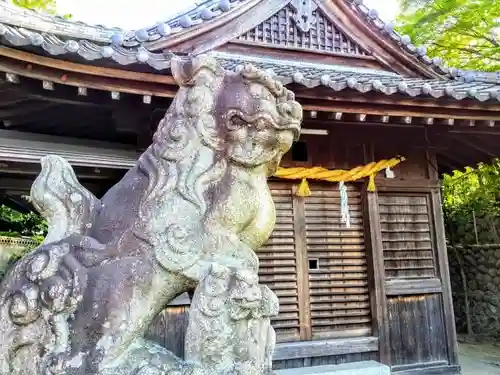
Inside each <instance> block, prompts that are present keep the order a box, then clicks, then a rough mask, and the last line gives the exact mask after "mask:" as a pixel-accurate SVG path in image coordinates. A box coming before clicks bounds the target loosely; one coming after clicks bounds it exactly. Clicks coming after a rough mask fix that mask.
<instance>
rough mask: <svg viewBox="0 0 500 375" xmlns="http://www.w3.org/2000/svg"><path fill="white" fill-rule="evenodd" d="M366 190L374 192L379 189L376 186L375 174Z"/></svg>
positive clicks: (372, 175)
mask: <svg viewBox="0 0 500 375" xmlns="http://www.w3.org/2000/svg"><path fill="white" fill-rule="evenodd" d="M366 190H368V191H372V192H373V191H375V190H377V188H376V186H375V174H371V175H370V182H368V187H367V189H366Z"/></svg>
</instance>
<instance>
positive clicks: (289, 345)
mask: <svg viewBox="0 0 500 375" xmlns="http://www.w3.org/2000/svg"><path fill="white" fill-rule="evenodd" d="M364 129H366V128H364ZM398 132H401V133H400V134H399V133H398ZM302 141H304V142H306V145H307V146H308V147H307V151H308V152H307V156H308V157H307V160H293V159H292V157H291V153H289V154H288V155H287V157H286V158H285V160H284V161H283V165H284V166H318V165H320V166H325V167H328V168H343V169H347V168H352V167H355V166H357V165H361V164H365V163H368V162H370V161H374V160H379V159H381V158H390V157H393V156H396V155H403V156H405V157H406V159H407V160H406V161H405V162H403V163H402V164H400V165H399V166H398V167H396V168H395V173H396V178H395V179H386V178H385V177H384V176H383V173H382V176H379V177H378V178H377V192H375V193H368V192H367V191H366V181H362V182H359V183H349V184H347V186H348V197H349V208H350V215H351V226H350V227H349V228H346V226H345V225H344V224H342V223H341V220H340V194H339V190H338V185H337V184H322V183H310V187H311V191H312V195H311V196H309V197H305V198H304V197H297V196H296V195H295V194H294V192H295V189H296V187H297V184H298V181H283V180H272V181H270V187H271V190H272V193H273V197H274V200H275V204H276V210H277V222H276V228H275V231H274V233H273V234H272V236H271V238H270V239H269V241H268V243H267V244H266V245H265V246H264V247H263V248H262V249H259V250H258V251H257V254H258V256H259V259H260V262H261V267H260V273H259V275H260V279H261V281H262V282H263V283H265V284H267V285H269V287H270V288H271V289H272V290H273V291H274V292H275V293H276V294H277V295H278V297H279V299H280V306H281V311H280V314H279V316H278V317H277V318H276V319H274V320H273V326H274V327H275V330H276V333H277V340H278V344H277V348H276V353H275V367H276V368H292V367H303V366H313V365H320V364H328V363H332V364H335V363H343V362H352V361H359V360H368V359H373V360H379V361H381V362H383V363H386V364H389V365H391V366H392V369H393V371H394V372H400V373H401V374H404V375H410V374H415V375H416V374H424V373H427V372H428V373H429V374H430V373H440V374H458V372H457V371H458V367H457V363H458V359H457V348H456V337H455V330H454V322H453V311H452V304H451V294H450V286H449V274H448V263H447V262H448V261H447V258H446V251H445V239H444V226H443V222H442V214H441V206H440V196H439V185H438V180H437V172H436V168H435V164H434V161H435V158H434V157H433V153H432V149H429V148H428V147H423V145H425V140H424V133H423V132H414V133H413V134H411V136H409V135H408V134H407V133H405V132H404V131H403V130H398V129H393V131H392V132H387V131H385V133H384V131H382V132H381V133H380V134H379V133H378V132H376V131H374V130H373V129H372V130H367V131H366V132H365V131H363V132H360V131H359V128H358V129H357V131H355V130H353V129H349V130H345V129H344V130H343V131H340V130H338V129H333V130H332V132H331V133H330V136H312V135H308V136H304V137H303V138H302ZM187 309H188V308H187V307H185V306H184V307H179V306H175V307H171V308H169V309H167V310H166V311H165V312H164V314H163V315H162V316H161V317H159V318H158V320H157V322H156V323H155V325H154V326H153V327H152V330H151V332H150V337H151V338H154V339H156V340H157V341H160V342H161V343H162V344H164V345H166V346H167V347H168V348H170V349H171V350H173V351H174V352H175V353H177V354H179V355H182V354H183V353H182V351H183V349H182V348H183V332H184V331H183V330H184V329H185V328H182V327H185V323H186V319H187V318H186V313H187ZM169 335H170V337H171V338H169V337H168V336H169ZM164 337H167V338H164ZM422 371H424V372H422ZM425 371H427V372H425ZM440 371H441V372H440Z"/></svg>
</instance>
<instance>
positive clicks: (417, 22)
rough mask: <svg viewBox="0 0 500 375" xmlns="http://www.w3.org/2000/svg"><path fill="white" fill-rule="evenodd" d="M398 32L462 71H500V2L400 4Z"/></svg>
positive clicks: (419, 0) (412, 0) (407, 0)
mask: <svg viewBox="0 0 500 375" xmlns="http://www.w3.org/2000/svg"><path fill="white" fill-rule="evenodd" d="M400 3H401V6H402V14H401V15H400V16H399V17H398V20H397V21H398V22H397V23H398V25H397V29H398V31H399V32H401V33H402V34H405V35H409V36H410V37H411V38H412V42H413V43H414V44H415V45H426V46H427V47H428V54H429V55H430V56H432V57H434V56H439V57H441V58H443V59H444V61H446V63H447V64H448V65H449V66H454V67H457V68H461V69H471V70H482V71H499V70H500V1H492V0H474V1H472V0H400Z"/></svg>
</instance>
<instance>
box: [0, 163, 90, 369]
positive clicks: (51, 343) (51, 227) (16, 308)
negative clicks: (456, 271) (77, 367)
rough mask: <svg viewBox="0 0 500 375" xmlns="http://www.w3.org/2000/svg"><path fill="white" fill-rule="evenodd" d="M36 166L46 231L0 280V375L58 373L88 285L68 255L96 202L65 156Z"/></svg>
mask: <svg viewBox="0 0 500 375" xmlns="http://www.w3.org/2000/svg"><path fill="white" fill-rule="evenodd" d="M41 164H42V170H41V172H40V174H39V175H38V177H37V178H36V180H35V182H34V183H33V185H32V188H31V196H30V198H31V202H32V204H33V206H34V207H35V208H36V209H37V210H38V212H39V213H40V214H41V215H42V216H43V217H44V218H45V219H46V220H47V221H48V234H47V236H46V238H45V240H44V243H43V244H42V245H40V246H39V247H37V248H36V249H35V250H33V251H32V252H31V253H30V254H28V255H27V256H25V257H24V258H23V259H21V260H20V261H18V262H17V263H16V264H15V265H14V266H13V267H12V268H11V270H9V272H8V273H7V275H6V277H5V278H4V279H3V280H2V282H1V283H0V375H7V374H8V375H25V374H26V375H41V374H56V373H59V372H57V369H58V368H59V367H60V366H61V363H62V361H63V360H64V359H65V358H66V357H67V355H68V354H69V353H70V351H71V348H70V346H71V343H70V336H69V335H70V328H69V324H68V319H69V317H70V316H71V315H72V314H73V313H74V312H75V311H76V310H77V308H78V306H79V305H80V303H81V301H82V300H83V294H84V290H85V288H86V284H87V275H86V269H85V267H84V266H83V265H82V264H81V263H80V262H79V261H78V259H76V258H75V257H74V256H73V254H72V253H71V249H72V248H73V247H75V246H76V247H78V246H83V242H82V241H81V240H80V242H81V243H78V242H75V243H74V241H73V242H72V241H71V238H72V237H74V238H76V239H82V238H84V237H85V236H86V234H87V232H88V231H89V229H90V228H91V225H92V221H93V218H94V216H95V213H96V212H97V210H98V209H99V207H100V201H99V200H98V199H97V198H96V197H95V196H94V195H93V194H92V193H91V192H90V191H88V190H87V189H86V188H84V187H83V186H82V185H81V184H80V183H79V182H78V180H77V177H76V175H75V172H74V171H73V168H72V167H71V165H70V164H69V163H68V161H66V160H65V159H63V158H61V157H58V156H52V155H50V156H46V157H44V158H42V160H41ZM94 242H95V241H90V242H89V241H87V242H86V243H87V245H89V246H91V245H92V246H93V245H96V246H97V245H98V244H96V243H94ZM27 358H30V361H29V363H27V361H26V359H27Z"/></svg>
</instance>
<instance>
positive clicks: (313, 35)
mask: <svg viewBox="0 0 500 375" xmlns="http://www.w3.org/2000/svg"><path fill="white" fill-rule="evenodd" d="M237 40H240V41H247V42H252V43H257V44H266V45H276V46H280V47H292V48H300V49H306V50H311V51H323V52H330V53H335V54H343V55H355V56H360V55H361V56H367V55H369V53H367V52H366V51H365V50H364V49H363V48H362V47H361V46H360V45H359V44H357V43H356V42H355V41H354V40H352V38H350V37H349V36H348V35H346V33H344V32H343V31H342V30H341V29H340V28H339V27H338V26H337V25H336V24H335V23H334V22H333V21H332V20H331V19H329V18H328V17H327V15H326V14H325V13H324V12H323V11H322V10H321V9H320V8H319V7H318V5H317V3H316V2H315V1H314V0H292V1H291V2H290V3H289V4H288V5H287V6H285V7H284V8H283V9H281V10H280V11H279V12H278V13H276V14H274V15H273V16H271V17H270V18H268V19H267V20H266V21H264V22H262V23H260V24H259V25H257V26H256V27H255V28H253V29H251V30H249V31H248V32H246V33H245V34H243V35H241V36H239V37H238V38H237Z"/></svg>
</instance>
